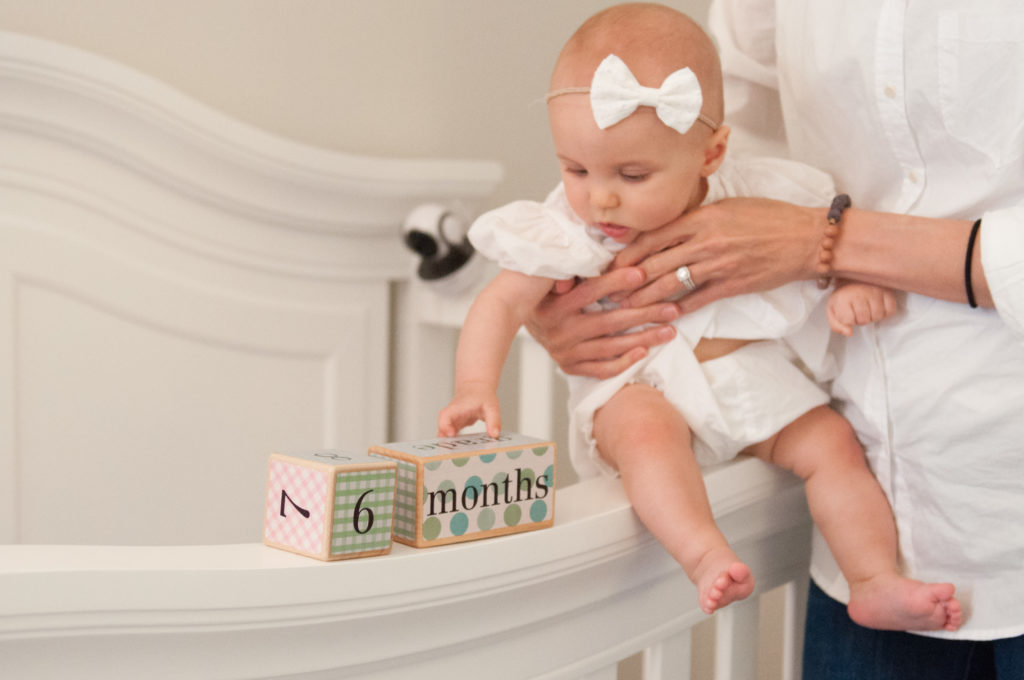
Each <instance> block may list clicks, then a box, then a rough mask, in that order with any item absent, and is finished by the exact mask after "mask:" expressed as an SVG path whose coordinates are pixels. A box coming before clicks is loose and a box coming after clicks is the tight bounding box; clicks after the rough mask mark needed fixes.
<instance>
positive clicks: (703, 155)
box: [438, 4, 962, 630]
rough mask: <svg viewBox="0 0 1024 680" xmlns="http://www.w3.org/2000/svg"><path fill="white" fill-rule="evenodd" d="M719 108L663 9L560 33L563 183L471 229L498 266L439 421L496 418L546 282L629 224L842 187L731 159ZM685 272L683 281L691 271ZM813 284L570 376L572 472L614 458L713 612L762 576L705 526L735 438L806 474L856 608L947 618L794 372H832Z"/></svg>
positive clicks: (708, 53)
mask: <svg viewBox="0 0 1024 680" xmlns="http://www.w3.org/2000/svg"><path fill="white" fill-rule="evenodd" d="M722 109H723V103H722V82H721V71H720V67H719V64H718V58H717V55H716V53H715V49H714V47H713V45H712V44H711V41H710V40H709V39H708V37H707V36H706V35H705V33H704V32H703V31H702V30H701V29H700V27H699V26H697V25H696V24H695V23H694V22H693V21H691V20H690V19H689V18H688V17H686V16H685V15H683V14H680V13H679V12H676V11H675V10H672V9H669V8H667V7H663V6H660V5H651V4H629V5H620V6H616V7H612V8H610V9H608V10H605V11H604V12H601V13H599V14H597V15H596V16H594V17H592V18H591V19H589V20H588V21H587V22H585V23H584V24H583V25H582V26H581V27H580V28H579V30H578V31H577V32H576V33H575V34H574V35H573V36H572V37H571V38H570V39H569V41H568V43H567V44H566V45H565V47H564V48H563V50H562V52H561V54H560V55H559V58H558V61H557V63H556V66H555V69H554V73H553V75H552V78H551V86H550V92H549V94H548V118H549V123H550V127H551V133H552V137H553V140H554V146H555V151H556V154H557V157H558V161H559V164H560V166H561V174H562V183H561V184H560V185H559V187H558V188H556V189H555V190H554V191H553V192H552V194H551V195H550V196H549V197H548V198H547V200H546V201H545V202H544V203H542V204H541V203H536V202H531V201H517V202H514V203H512V204H510V205H507V206H504V207H502V208H499V209H497V210H495V211H491V212H490V213H487V214H485V215H483V216H481V217H480V218H479V219H478V220H477V221H476V223H474V225H473V227H472V229H471V230H470V239H471V240H472V242H473V243H474V245H475V246H476V247H477V248H478V250H480V251H481V252H482V253H484V254H485V255H487V256H488V257H490V258H492V259H495V260H497V261H498V263H499V264H500V265H501V267H502V270H501V272H500V273H499V274H498V275H497V277H495V279H494V280H493V281H492V282H491V283H490V284H489V285H488V286H487V287H486V288H485V289H484V290H483V291H482V292H481V293H480V294H479V296H478V297H477V299H476V300H475V301H474V303H473V305H472V307H471V309H470V312H469V315H468V317H467V318H466V322H465V325H464V327H463V330H462V334H461V336H460V339H459V346H458V354H457V359H456V386H455V396H454V398H453V399H452V401H451V403H450V404H449V405H448V406H446V407H445V408H444V409H443V410H442V411H441V413H440V415H439V417H438V431H439V433H440V434H441V435H442V436H452V435H455V434H456V433H457V432H458V430H459V429H460V428H462V427H464V426H466V425H469V424H471V423H473V422H475V421H476V420H477V419H483V421H484V423H485V424H486V426H487V430H488V432H489V433H490V434H492V435H497V434H498V431H499V429H500V422H501V421H500V412H499V406H498V401H497V396H496V388H497V384H498V378H499V374H500V372H501V368H502V365H503V363H504V361H505V359H506V356H507V354H508V351H509V347H510V345H511V342H512V340H513V337H514V335H515V333H516V331H517V330H518V329H519V327H520V325H521V324H522V323H523V322H524V320H525V319H526V317H527V316H528V315H529V314H530V312H531V311H532V310H533V308H534V307H535V306H536V305H537V303H538V302H539V301H540V300H541V298H543V297H544V296H545V295H546V294H547V293H548V292H549V291H550V290H551V288H552V286H553V285H554V282H555V281H557V280H560V279H571V278H573V277H576V276H596V275H598V274H600V273H601V272H602V271H603V270H604V269H605V268H606V267H607V265H608V264H609V263H610V262H611V260H612V259H613V257H614V253H615V252H617V251H618V250H620V249H621V248H623V247H625V245H626V244H628V243H630V242H631V241H632V240H633V239H635V238H636V237H637V235H638V234H640V233H641V232H646V231H650V230H654V229H657V228H659V227H661V226H663V225H665V224H667V223H669V222H672V221H673V220H675V219H676V218H678V217H679V216H681V215H682V214H683V213H685V212H687V211H689V210H692V209H694V208H696V207H697V206H700V205H701V204H702V203H705V202H712V201H716V200H719V199H721V198H725V197H728V196H740V195H742V196H760V197H767V198H775V199H780V200H786V201H790V202H793V203H799V204H803V205H820V206H827V205H828V204H829V202H830V200H831V199H832V197H833V196H834V194H835V189H834V187H833V184H832V182H831V180H830V179H829V178H828V177H827V176H826V175H824V174H823V173H820V172H818V171H816V170H813V169H811V168H808V167H806V166H803V165H799V164H796V163H792V162H788V161H782V160H775V159H746V160H735V161H730V162H724V161H725V150H726V145H727V141H728V137H729V129H728V128H727V127H725V126H724V125H722V124H721V119H722ZM823 212H824V211H823ZM680 283H681V286H680V287H681V289H682V287H683V285H684V284H688V285H687V288H689V287H690V286H692V280H687V278H686V276H685V274H684V273H681V274H680ZM833 295H834V296H842V297H836V299H834V300H832V301H830V304H829V308H830V310H832V311H830V312H829V313H830V316H832V323H833V325H834V326H835V327H836V328H837V329H841V330H842V332H844V333H848V332H850V326H852V325H853V324H855V323H868V322H872V321H878V320H881V319H882V318H884V317H885V316H886V315H887V314H888V313H889V312H888V311H886V310H891V309H893V308H894V305H893V304H892V302H891V299H890V298H889V297H888V296H889V295H891V294H890V293H889V292H888V291H883V290H881V289H877V288H873V287H871V286H842V287H840V288H839V289H838V290H837V291H836V292H835V293H833ZM821 296H822V293H821V292H820V291H818V289H817V287H816V286H815V285H814V283H813V282H807V283H795V284H789V285H787V286H784V287H782V288H778V289H776V290H773V291H769V292H767V293H764V294H758V295H745V296H739V297H735V298H732V299H729V300H724V301H721V302H718V303H714V304H712V305H708V306H706V307H704V308H702V309H701V310H699V311H697V312H695V313H693V314H689V315H687V316H685V317H684V318H681V319H679V320H678V321H676V322H675V328H676V336H675V338H674V339H673V340H672V341H670V342H669V343H666V344H665V345H662V346H659V347H656V348H654V349H652V351H651V352H650V354H649V355H648V356H647V357H646V358H645V359H644V360H642V361H640V362H638V363H637V364H634V365H633V366H631V367H630V368H629V369H627V370H626V371H625V372H623V373H622V374H620V375H618V376H616V377H614V378H611V379H608V380H595V379H590V378H580V377H570V378H569V381H570V383H569V384H570V395H571V396H570V419H571V422H570V430H571V436H572V441H571V443H570V457H571V458H572V461H573V464H574V466H575V467H576V469H577V470H578V471H579V472H580V474H581V476H587V475H593V474H598V473H605V474H612V475H614V474H619V475H621V477H622V482H623V485H624V487H625V489H626V492H627V494H628V496H629V499H630V501H631V503H632V504H633V507H634V509H635V511H636V513H637V514H638V516H639V517H640V519H641V520H642V521H643V522H644V524H645V525H646V526H647V527H648V528H649V529H650V531H651V532H652V533H653V534H654V535H655V537H656V538H658V540H659V541H660V542H661V543H662V545H664V547H665V548H666V550H668V552H669V553H670V554H671V555H672V556H673V557H674V558H675V559H676V560H677V561H678V562H679V563H680V565H682V567H683V569H684V570H685V572H686V574H687V575H688V576H689V578H690V579H691V580H692V581H693V583H694V584H695V585H696V587H697V590H698V594H699V598H700V605H701V607H702V609H703V610H704V611H706V612H708V613H711V612H713V611H715V610H716V609H718V608H720V607H723V606H725V605H727V604H729V603H730V602H734V601H736V600H740V599H743V598H745V597H747V596H748V595H750V594H751V592H753V589H754V578H753V576H752V574H751V571H750V569H749V567H748V566H747V565H745V564H744V563H743V562H742V561H741V560H740V559H739V558H738V557H737V555H736V554H735V553H734V552H733V550H732V549H731V548H730V546H729V544H728V543H727V541H726V540H725V537H724V536H723V535H722V533H721V532H720V531H719V529H718V527H717V526H716V525H715V522H714V518H713V517H712V514H711V510H710V507H709V504H708V499H707V494H706V491H705V489H704V484H703V478H702V476H701V470H700V466H701V465H707V464H711V463H715V462H720V461H724V460H727V459H729V458H731V457H733V456H735V455H736V454H738V453H741V452H742V453H748V454H751V455H754V456H757V457H758V458H761V459H763V460H765V461H769V462H771V463H774V464H776V465H779V466H781V467H783V468H785V469H787V470H791V471H793V472H795V473H796V474H797V475H799V476H800V477H802V478H803V479H804V480H805V481H806V492H807V498H808V504H809V506H810V509H811V513H812V516H813V518H814V521H815V522H816V524H817V525H818V527H819V529H820V530H821V532H822V535H823V536H824V537H825V539H826V541H828V543H829V546H830V548H831V549H832V552H833V554H834V556H835V558H836V560H837V562H838V563H839V566H840V568H841V569H842V571H843V574H844V576H845V577H846V579H847V580H848V582H849V584H850V592H851V597H850V603H849V613H850V615H851V617H852V618H853V619H854V620H855V621H857V622H858V623H860V624H861V625H864V626H868V627H874V628H883V629H898V630H937V629H946V630H955V629H956V628H958V627H959V625H960V623H961V619H962V612H961V606H960V604H959V602H958V601H957V600H956V599H955V598H954V587H953V585H952V584H948V583H941V584H930V583H922V582H919V581H914V580H910V579H907V578H905V577H903V576H902V575H901V573H900V570H899V565H898V558H897V547H896V529H895V525H894V523H893V519H892V515H891V511H890V509H889V506H888V503H887V501H886V498H885V496H884V494H883V492H882V489H881V488H880V487H879V485H878V483H877V482H876V480H875V478H874V477H873V475H872V474H871V472H870V470H869V469H868V467H867V464H866V462H865V460H864V457H863V452H862V450H861V448H860V445H859V443H858V442H857V440H856V438H855V436H854V434H853V431H852V428H851V427H850V426H849V424H848V423H847V422H846V421H845V420H844V419H843V418H842V417H841V416H840V415H839V414H837V413H836V412H835V411H833V410H831V409H830V408H829V407H828V405H827V404H828V401H829V397H828V395H827V394H826V393H825V392H824V391H822V390H821V389H820V388H819V387H818V386H817V385H816V384H815V383H814V382H813V381H812V380H811V379H809V378H808V377H807V375H806V373H805V372H804V371H803V370H801V367H800V365H801V364H802V365H803V366H804V367H805V368H810V369H816V370H818V371H824V367H825V365H826V362H827V359H828V355H827V351H826V349H827V345H828V340H829V329H828V324H826V323H825V322H824V320H823V319H818V320H817V322H813V321H812V322H810V323H808V319H809V317H811V315H812V312H818V311H820V310H821V308H822V305H819V304H818V303H819V302H820V301H821ZM864 296H870V298H869V299H870V301H871V302H874V303H875V304H868V305H867V308H869V309H880V310H882V311H880V312H877V313H875V314H873V315H871V318H863V317H862V318H860V319H857V317H856V314H855V313H854V309H856V308H858V307H861V308H863V305H862V304H861V302H863V300H864ZM843 297H846V298H853V301H850V299H846V300H845V301H844V299H843ZM880 301H882V302H884V303H885V304H879V302H880ZM609 304H610V303H609ZM833 311H834V312H835V313H833ZM784 337H785V338H787V340H788V343H786V344H784V343H783V342H782V341H781V338H784ZM794 351H795V352H796V353H794ZM798 359H799V362H798Z"/></svg>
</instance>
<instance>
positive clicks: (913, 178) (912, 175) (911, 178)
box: [907, 170, 917, 184]
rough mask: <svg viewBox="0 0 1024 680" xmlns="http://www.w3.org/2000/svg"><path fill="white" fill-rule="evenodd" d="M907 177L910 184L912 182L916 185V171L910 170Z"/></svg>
mask: <svg viewBox="0 0 1024 680" xmlns="http://www.w3.org/2000/svg"><path fill="white" fill-rule="evenodd" d="M907 177H908V178H909V179H910V181H911V182H913V183H914V184H917V172H916V171H914V170H911V171H910V173H909V174H908V175H907Z"/></svg>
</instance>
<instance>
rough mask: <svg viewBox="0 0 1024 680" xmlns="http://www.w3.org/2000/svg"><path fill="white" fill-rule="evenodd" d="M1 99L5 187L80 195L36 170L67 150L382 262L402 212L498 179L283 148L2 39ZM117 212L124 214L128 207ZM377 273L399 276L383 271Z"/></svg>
mask: <svg viewBox="0 0 1024 680" xmlns="http://www.w3.org/2000/svg"><path fill="white" fill-rule="evenodd" d="M0 92H3V96H2V97H0V132H2V133H4V134H5V135H10V136H12V137H14V138H16V141H19V143H18V144H11V145H8V144H4V145H5V146H7V147H8V148H7V149H5V152H4V153H3V154H2V155H0V170H2V171H4V172H6V173H7V176H8V178H17V179H18V181H19V182H20V183H22V184H32V183H34V184H35V185H37V186H42V187H45V188H46V190H47V191H49V192H51V193H60V192H62V191H65V192H72V193H80V192H81V191H85V192H86V193H90V192H91V191H92V190H93V189H94V187H92V186H89V185H88V184H86V185H85V186H78V185H77V184H76V183H74V182H69V181H68V180H69V178H71V179H73V178H75V177H81V173H79V174H77V175H74V174H70V175H67V176H65V175H64V174H63V173H62V170H61V165H60V164H59V163H55V162H54V159H53V158H47V159H46V163H45V165H42V166H41V165H39V164H38V163H36V161H37V160H38V158H35V156H38V155H39V154H38V149H40V148H43V147H44V145H46V144H48V145H49V146H48V147H47V148H48V149H49V150H50V151H52V152H53V153H56V154H60V153H67V152H68V151H70V150H76V151H77V152H78V153H79V154H83V155H84V156H86V157H89V158H92V159H93V161H94V162H100V163H103V164H105V165H106V166H111V167H112V168H117V169H120V170H121V171H128V172H129V173H130V174H131V175H133V176H136V177H142V178H145V179H146V180H147V181H148V182H150V183H152V185H153V186H154V187H155V188H159V189H162V190H164V191H166V192H168V193H169V194H171V195H177V196H179V197H181V199H183V200H186V201H188V202H189V203H193V204H199V205H205V206H208V207H209V208H210V209H211V210H213V211H216V212H218V213H225V214H227V215H228V216H232V215H234V216H236V217H238V218H240V219H242V220H245V221H252V220H256V221H260V222H264V223H266V224H268V225H271V226H273V227H276V228H279V229H285V230H295V231H299V232H303V233H305V234H306V237H307V238H312V237H316V238H321V239H322V238H325V237H327V238H330V237H342V236H343V237H345V238H346V240H348V241H349V242H351V241H352V240H353V239H363V240H367V241H369V242H371V243H374V244H378V242H386V247H384V248H383V251H382V252H386V253H387V259H391V260H393V259H394V256H395V254H396V253H397V252H400V251H399V250H397V249H396V248H395V244H397V242H398V236H399V234H400V231H399V227H400V224H401V222H402V220H403V218H404V217H405V215H406V214H407V213H408V212H409V210H411V209H412V208H413V207H415V206H416V205H418V204H420V203H423V202H427V201H439V202H466V201H468V202H472V201H474V200H475V199H478V198H481V197H484V196H486V195H488V194H490V193H492V192H493V190H494V188H495V187H496V185H497V184H498V183H499V182H500V180H501V177H502V170H501V166H500V165H499V164H497V163H494V162H490V161H468V160H435V159H424V160H418V159H388V158H374V157H367V156H358V155H353V154H346V153H340V152H333V151H329V150H325V149H321V148H316V147H312V146H309V145H305V144H301V143H298V142H294V141H291V140H288V139H285V138H282V137H279V136H275V135H273V134H270V133H268V132H265V131H263V130H260V129H258V128H256V127H253V126H251V125H249V124H247V123H244V122H242V121H239V120H236V119H233V118H231V117H229V116H226V115H224V114H222V113H220V112H218V111H216V110H214V109H212V108H210V107H208V106H205V105H204V104H202V103H200V102H197V101H196V100H194V99H191V98H189V97H188V96H186V95H184V94H182V93H180V92H178V91H177V90H175V89H173V88H172V87H170V86H168V85H166V84H164V83H162V82H160V81H158V80H156V79H154V78H151V77H149V76H147V75H145V74H143V73H140V72H138V71H136V70H133V69H131V68H129V67H126V66H124V65H122V64H118V63H116V62H114V61H111V60H109V59H106V58H103V57H100V56H98V55H95V54H92V53H89V52H85V51H82V50H79V49H75V48H72V47H69V46H65V45H60V44H56V43H52V42H48V41H45V40H41V39H38V38H34V37H30V36H26V35H20V34H15V33H10V32H2V31H0ZM0 143H3V140H0ZM30 143H34V145H33V146H27V145H29V144H30ZM25 148H28V149H29V150H30V151H32V153H27V152H25V151H24V149H25ZM79 200H80V199H79ZM120 200H123V201H125V202H127V203H131V196H130V195H129V196H127V197H120ZM392 242H394V243H392ZM362 259H363V260H364V261H365V256H364V257H363V258H362ZM368 268H369V267H368ZM387 270H388V272H389V275H391V276H393V275H396V274H400V275H403V276H404V274H405V269H402V270H396V269H395V267H394V265H393V264H391V263H389V265H388V267H387Z"/></svg>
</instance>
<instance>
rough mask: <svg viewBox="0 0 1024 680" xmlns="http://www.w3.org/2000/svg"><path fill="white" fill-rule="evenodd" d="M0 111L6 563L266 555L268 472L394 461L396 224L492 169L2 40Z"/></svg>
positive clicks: (462, 197)
mask: <svg viewBox="0 0 1024 680" xmlns="http://www.w3.org/2000/svg"><path fill="white" fill-rule="evenodd" d="M0 92H2V93H3V94H2V96H0V543H4V542H30V543H39V542H59V543H150V542H152V543H207V542H212V543H226V542H235V541H253V540H258V536H259V522H260V521H261V520H260V511H259V510H258V508H257V509H255V510H254V505H253V504H255V505H259V504H260V502H261V496H262V487H263V483H264V482H263V475H264V474H265V466H266V455H267V453H269V452H270V451H271V450H274V449H278V448H285V447H297V448H309V447H319V446H338V447H342V448H365V447H366V446H367V445H368V444H370V443H377V442H380V441H382V440H383V441H386V440H385V439H384V437H385V436H386V434H387V432H386V429H387V418H386V411H387V406H388V391H389V388H388V385H389V376H388V368H389V345H390V325H389V324H390V314H391V310H390V306H391V295H390V293H391V291H390V287H391V285H392V283H393V282H394V281H396V280H399V279H402V278H405V277H406V276H407V273H408V272H409V271H410V266H409V265H410V262H409V260H410V258H409V255H408V253H407V252H406V251H405V250H404V248H403V247H402V245H401V242H400V234H399V227H400V224H401V221H402V219H403V217H404V216H405V215H406V213H407V212H408V211H409V210H410V209H411V208H412V207H413V206H415V205H417V204H419V203H422V202H426V201H439V202H461V203H463V204H466V205H467V207H469V208H472V204H473V202H474V200H476V199H479V198H480V197H483V196H486V195H487V194H489V193H490V192H491V191H492V190H493V189H494V187H495V186H496V184H497V183H498V182H499V181H500V178H501V169H500V167H499V166H498V165H497V164H495V163H490V162H471V161H454V160H395V159H381V158H367V157H360V156H353V155H347V154H342V153H336V152H331V151H327V150H324V149H318V148H313V147H310V146H307V145H303V144H298V143H295V142H292V141H288V140H285V139H282V138H280V137H276V136H274V135H271V134H268V133H266V132H263V131H261V130H258V129H256V128H253V127H251V126H249V125H247V124H244V123H242V122H239V121H237V120H234V119H231V118H229V117H227V116H224V115H222V114H220V113H218V112H216V111H214V110H211V109H210V108H208V107H206V106H204V105H202V104H200V103H198V102H196V101H194V100H192V99H190V98H188V97H186V96H184V95H182V94H181V93H179V92H177V91H175V90H173V89H172V88H170V87H168V86H166V85H164V84H162V83H160V82H158V81H156V80H154V79H152V78H150V77H147V76H146V75H144V74H141V73H138V72H136V71H134V70H132V69H129V68H126V67H124V66H123V65H119V64H116V63H114V62H112V61H109V60H107V59H103V58H100V57H98V56H96V55H92V54H89V53H86V52H82V51H80V50H77V49H72V48H69V47H66V46H61V45H56V44H53V43H49V42H46V41H43V40H39V39H35V38H31V37H27V36H22V35H15V34H12V33H3V32H0ZM339 124H342V121H339ZM72 509H74V510H72ZM240 517H244V518H245V520H244V521H241V522H239V518H240Z"/></svg>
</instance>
